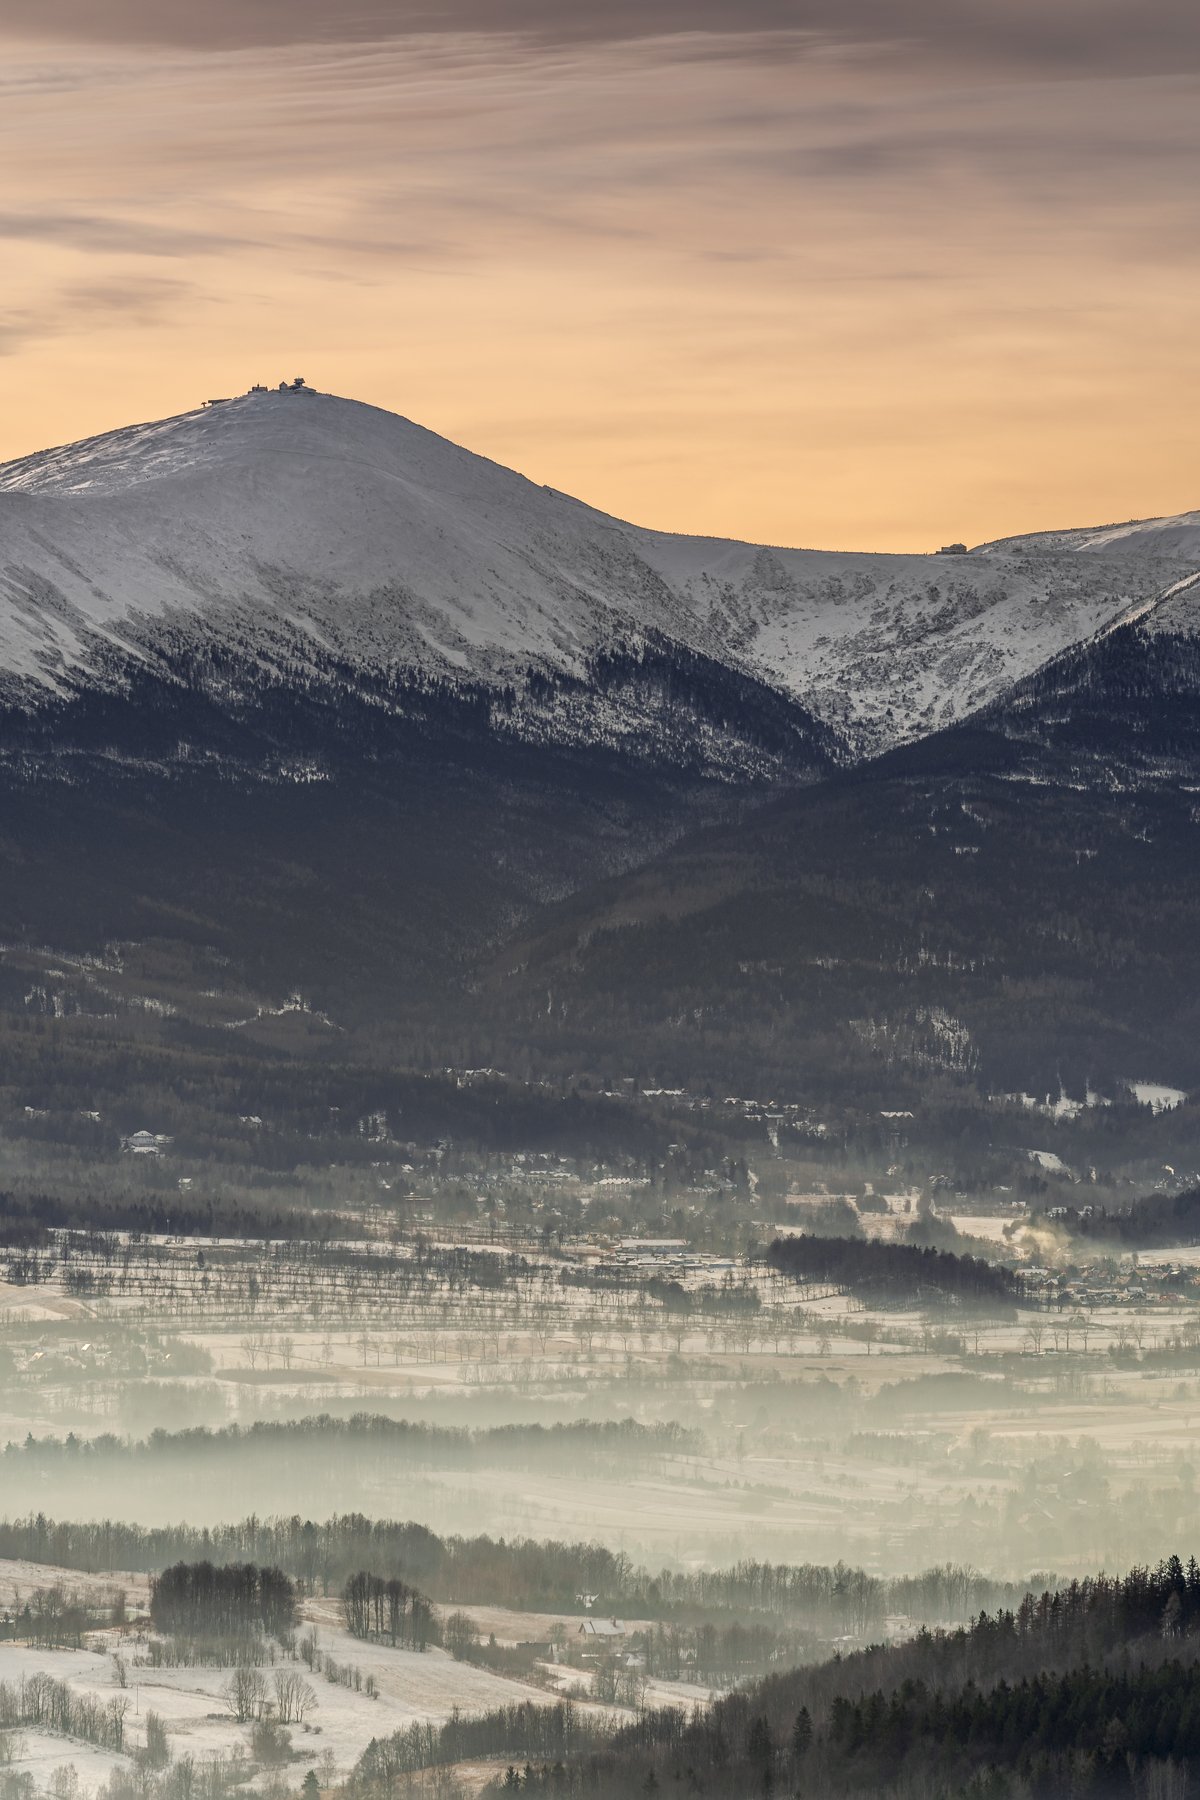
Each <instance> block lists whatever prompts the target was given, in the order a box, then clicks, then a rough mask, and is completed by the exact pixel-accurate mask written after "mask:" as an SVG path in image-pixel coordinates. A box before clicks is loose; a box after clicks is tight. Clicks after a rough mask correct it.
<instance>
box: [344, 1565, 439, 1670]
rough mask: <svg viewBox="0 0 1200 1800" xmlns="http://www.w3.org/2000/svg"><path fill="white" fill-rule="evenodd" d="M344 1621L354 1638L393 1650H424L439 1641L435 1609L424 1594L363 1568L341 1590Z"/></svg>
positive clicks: (394, 1578) (400, 1582)
mask: <svg viewBox="0 0 1200 1800" xmlns="http://www.w3.org/2000/svg"><path fill="white" fill-rule="evenodd" d="M342 1618H343V1619H344V1620H345V1623H346V1630H347V1631H348V1632H349V1633H350V1635H351V1637H356V1638H375V1639H378V1640H379V1641H381V1642H382V1641H386V1642H387V1643H389V1644H391V1645H392V1647H393V1648H395V1647H396V1646H397V1645H405V1646H407V1648H409V1649H411V1650H424V1649H425V1648H426V1647H427V1646H428V1645H429V1643H430V1642H431V1641H432V1642H436V1641H437V1626H436V1622H435V1619H434V1614H433V1608H432V1607H431V1606H430V1604H429V1602H428V1600H426V1598H425V1596H424V1594H421V1593H418V1591H417V1589H416V1588H412V1587H409V1586H408V1585H407V1583H405V1582H403V1581H400V1580H398V1579H397V1578H396V1577H395V1576H392V1577H390V1578H385V1577H384V1576H382V1575H372V1574H371V1573H370V1571H369V1570H367V1569H360V1570H359V1571H358V1573H357V1574H356V1575H352V1576H351V1577H350V1579H349V1581H348V1582H347V1583H346V1585H345V1587H344V1588H343V1589H342Z"/></svg>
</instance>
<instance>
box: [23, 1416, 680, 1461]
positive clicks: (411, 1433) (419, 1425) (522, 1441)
mask: <svg viewBox="0 0 1200 1800" xmlns="http://www.w3.org/2000/svg"><path fill="white" fill-rule="evenodd" d="M702 1445H703V1440H702V1438H701V1437H700V1434H699V1433H698V1432H694V1431H689V1430H687V1429H686V1428H685V1427H684V1426H682V1425H679V1424H677V1423H676V1422H675V1421H674V1420H670V1421H667V1422H665V1423H661V1424H654V1425H642V1424H639V1423H638V1422H637V1421H636V1420H634V1419H606V1420H591V1419H579V1420H568V1421H565V1422H563V1423H560V1424H554V1425H538V1424H532V1425H495V1426H491V1427H488V1428H486V1429H480V1430H472V1429H470V1428H464V1427H462V1426H449V1425H430V1424H426V1423H425V1422H424V1421H421V1420H417V1421H412V1420H408V1419H392V1418H389V1417H388V1416H387V1415H386V1414H383V1413H354V1414H352V1415H351V1417H350V1418H348V1419H338V1418H334V1417H333V1416H332V1415H331V1414H329V1413H320V1414H317V1415H315V1416H312V1417H309V1418H305V1419H287V1420H273V1419H260V1420H256V1421H255V1422H254V1423H253V1424H252V1425H225V1426H221V1427H219V1428H218V1429H216V1430H213V1429H211V1428H210V1427H208V1426H205V1425H200V1426H192V1427H189V1428H188V1429H187V1430H184V1431H162V1430H158V1431H153V1432H151V1433H150V1435H149V1437H146V1438H142V1439H130V1438H123V1437H117V1436H115V1435H114V1434H112V1433H109V1432H106V1433H104V1434H102V1435H101V1436H99V1437H94V1438H79V1437H76V1436H75V1435H74V1433H71V1434H69V1435H68V1436H67V1437H65V1438H54V1437H47V1438H35V1437H33V1436H32V1434H31V1435H29V1436H27V1437H25V1438H23V1439H22V1440H21V1441H20V1442H14V1441H11V1440H10V1441H9V1442H8V1443H7V1444H6V1445H5V1447H4V1450H3V1452H0V1469H3V1468H7V1469H8V1470H9V1471H10V1472H11V1473H14V1474H15V1473H16V1472H17V1471H18V1470H21V1469H31V1470H32V1469H36V1470H37V1471H39V1472H43V1471H45V1472H54V1471H55V1470H59V1469H62V1468H64V1466H67V1467H69V1466H70V1465H72V1464H81V1465H87V1466H88V1468H89V1471H91V1472H98V1471H99V1469H100V1468H101V1467H102V1466H104V1465H106V1464H107V1465H111V1466H114V1467H117V1468H121V1467H123V1466H125V1465H129V1464H133V1465H135V1466H136V1465H140V1467H141V1468H143V1469H146V1470H148V1471H152V1470H153V1469H154V1467H155V1466H156V1465H158V1464H165V1463H168V1462H174V1463H175V1464H177V1465H180V1466H182V1465H184V1464H186V1463H189V1462H194V1463H195V1464H196V1465H197V1467H198V1468H199V1469H200V1470H201V1471H202V1472H203V1473H205V1474H211V1473H212V1472H213V1469H214V1465H224V1466H226V1467H227V1466H228V1465H229V1463H230V1462H233V1461H236V1460H238V1459H240V1458H243V1457H259V1456H261V1455H262V1454H263V1453H267V1454H269V1456H270V1460H271V1467H272V1469H273V1470H275V1471H280V1470H283V1471H286V1470H287V1469H288V1468H289V1467H294V1468H296V1469H297V1470H299V1469H300V1468H301V1467H303V1468H311V1467H312V1463H313V1458H314V1456H317V1457H320V1458H327V1459H330V1460H333V1459H336V1463H337V1466H338V1468H339V1469H340V1470H341V1471H342V1473H343V1474H345V1473H346V1472H347V1471H348V1470H352V1469H354V1468H356V1467H358V1466H359V1465H363V1466H364V1467H366V1466H375V1465H378V1464H382V1465H383V1466H387V1464H389V1463H390V1462H391V1460H392V1459H399V1460H400V1461H402V1462H403V1463H404V1464H405V1465H406V1466H414V1465H419V1466H422V1467H439V1468H440V1467H446V1466H450V1467H457V1466H461V1465H475V1466H478V1467H483V1468H488V1467H491V1466H493V1465H495V1464H497V1463H516V1464H517V1465H518V1466H519V1467H521V1468H527V1467H528V1466H529V1465H530V1463H531V1462H537V1463H546V1462H550V1463H561V1462H562V1461H563V1460H564V1459H569V1460H570V1463H571V1466H572V1467H578V1466H579V1465H580V1463H581V1462H585V1463H588V1464H590V1463H592V1462H593V1461H600V1462H603V1463H604V1464H605V1465H606V1466H607V1465H609V1464H610V1463H611V1461H612V1460H613V1459H614V1458H620V1459H625V1460H628V1459H632V1458H636V1459H648V1458H655V1457H659V1456H672V1455H680V1454H695V1453H697V1452H698V1451H699V1450H700V1449H701V1448H702Z"/></svg>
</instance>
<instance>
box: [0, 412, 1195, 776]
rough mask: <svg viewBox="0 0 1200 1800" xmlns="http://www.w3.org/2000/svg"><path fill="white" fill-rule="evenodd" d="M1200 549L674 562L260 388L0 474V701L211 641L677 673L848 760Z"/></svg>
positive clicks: (484, 472)
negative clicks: (771, 710) (764, 711)
mask: <svg viewBox="0 0 1200 1800" xmlns="http://www.w3.org/2000/svg"><path fill="white" fill-rule="evenodd" d="M1198 545H1200V515H1186V516H1185V517H1184V518H1183V519H1179V520H1169V521H1168V520H1164V521H1155V522H1152V524H1150V525H1147V526H1141V527H1119V528H1110V529H1109V530H1107V531H1104V532H1093V533H1060V534H1041V535H1039V536H1037V537H1032V538H1023V539H1021V538H1015V539H1010V540H1007V541H1005V542H1003V543H999V544H995V545H989V546H984V547H982V548H981V549H980V550H978V551H975V552H972V553H970V554H961V555H937V556H915V555H899V556H881V555H867V554H854V553H840V552H826V551H814V550H787V549H779V548H774V547H765V546H757V545H751V544H743V543H738V542H733V541H727V540H723V539H717V538H692V537H681V536H677V535H672V534H669V533H662V532H655V531H650V530H646V529H643V528H640V527H636V526H633V525H629V524H625V523H623V522H621V521H619V520H616V519H613V518H610V517H609V516H607V515H606V514H604V513H602V512H599V511H597V510H595V509H593V508H591V507H588V506H586V505H583V504H581V503H580V502H578V501H575V500H572V499H570V498H568V497H566V496H565V495H563V494H560V493H558V492H555V491H553V490H551V489H549V488H545V487H541V486H538V485H537V484H535V483H533V482H531V481H528V480H526V479H525V478H524V477H523V476H521V475H518V474H515V473H513V472H512V471H511V470H508V469H505V468H503V467H501V466H500V465H498V464H497V463H494V462H490V461H488V460H487V459H486V458H484V457H480V456H476V455H474V454H472V453H471V452H469V451H467V450H464V449H461V448H460V447H459V446H457V445H455V444H452V443H450V442H448V441H447V440H446V439H444V438H441V437H439V436H437V435H436V434H435V433H433V432H431V431H427V430H425V429H423V428H422V427H421V426H419V425H416V424H414V423H412V421H410V420H408V419H405V418H401V417H399V416H397V415H395V414H392V413H388V412H384V411H382V410H380V409H379V408H377V407H373V406H367V405H363V404H362V403H360V402H358V401H353V400H345V399H339V398H337V397H336V396H333V395H329V394H322V393H316V392H314V391H312V390H311V389H307V388H296V387H291V388H286V389H284V390H275V389H271V390H266V389H260V390H254V391H251V392H250V393H248V394H245V395H243V396H241V397H240V398H237V399H233V400H229V401H223V402H220V403H215V404H210V405H208V406H206V407H203V408H201V409H199V410H197V411H195V412H191V413H185V414H182V415H181V416H179V417H177V418H171V419H166V420H162V421H160V422H157V423H154V424H147V425H135V426H129V427H127V428H125V429H122V430H118V431H114V432H109V433H106V434H104V435H102V436H100V437H95V438H90V439H87V440H85V441H84V442H81V443H78V444H73V445H69V446H67V447H65V448H61V449H55V450H47V451H43V452H40V453H39V454H36V455H33V456H28V457H24V458H22V459H20V460H19V461H16V462H12V463H9V464H7V465H5V466H3V467H0V680H3V682H4V684H5V687H6V689H7V691H8V692H9V694H10V695H11V696H12V697H14V698H22V699H23V700H24V702H25V703H28V702H29V701H30V699H31V698H32V699H34V700H36V694H37V691H38V690H41V691H43V692H48V693H60V694H62V693H72V692H77V691H78V690H79V688H80V687H81V686H87V685H89V684H90V683H92V682H95V681H101V682H103V681H110V680H112V679H114V678H121V677H122V672H123V671H127V670H128V669H129V668H131V667H137V666H141V667H156V666H161V664H162V661H163V659H164V658H167V659H168V660H169V659H170V658H171V657H173V656H177V655H178V653H179V652H180V650H181V649H184V648H186V647H187V646H188V645H189V644H193V645H195V644H199V643H205V644H208V643H214V644H218V645H220V646H221V648H222V649H223V650H224V652H225V653H238V654H242V655H244V656H246V657H248V658H251V659H253V660H255V661H256V662H258V663H259V664H261V665H263V666H277V667H283V666H287V667H289V668H291V669H292V670H293V671H294V670H296V669H298V668H300V667H307V668H309V669H311V670H316V669H318V668H319V667H321V666H322V665H324V664H327V663H328V662H329V661H330V660H334V661H336V662H337V663H338V664H339V665H340V666H341V667H342V669H343V670H344V671H346V670H355V669H358V670H370V671H372V672H375V673H380V672H382V673H387V674H389V675H392V676H395V675H396V674H398V673H399V672H401V671H407V672H419V673H420V674H421V675H422V676H424V677H430V678H437V679H439V680H447V681H450V682H460V683H469V684H476V685H481V686H482V687H484V688H487V689H491V690H494V689H497V688H503V687H507V686H512V685H513V684H516V685H518V686H520V685H521V684H523V683H525V682H527V681H528V679H529V678H530V677H531V676H533V677H537V678H540V679H549V680H551V681H553V682H559V681H562V680H567V681H569V682H572V683H579V682H583V683H584V684H585V685H586V684H588V683H589V682H590V681H591V679H592V671H593V668H594V665H595V662H596V659H597V658H604V657H606V656H611V655H612V654H613V653H619V654H620V655H622V656H626V655H630V654H632V655H635V656H637V655H640V654H642V652H643V651H644V650H645V649H646V648H648V647H652V648H654V649H655V650H656V651H663V650H667V651H670V650H675V649H677V650H679V651H681V652H684V653H686V654H687V655H689V656H692V657H699V658H702V659H703V660H704V661H705V662H706V663H707V664H711V665H713V666H719V667H721V668H724V669H727V670H729V671H731V672H736V674H737V675H738V676H739V677H745V678H750V679H752V680H753V681H754V682H756V683H760V684H762V685H763V686H764V687H765V688H769V689H771V690H773V691H774V692H775V693H776V694H778V695H779V696H780V697H781V699H783V700H785V701H788V702H798V703H799V704H800V705H801V706H802V707H803V708H804V709H805V710H806V711H807V712H809V713H811V714H813V715H815V716H816V717H817V718H818V719H820V720H822V721H823V722H824V723H825V725H826V726H827V727H828V728H829V729H830V730H832V731H834V732H835V733H837V734H838V735H839V736H840V738H841V739H842V740H843V741H844V749H845V753H847V754H852V755H857V754H862V753H864V752H867V753H869V752H873V751H877V750H879V749H882V748H886V747H887V746H888V745H890V744H892V743H896V742H900V741H904V740H906V739H912V738H915V737H920V736H923V735H925V734H927V733H928V732H929V731H930V730H933V729H937V728H938V727H940V726H944V725H946V724H948V723H951V722H953V721H954V720H956V719H958V718H961V717H963V716H965V715H967V714H969V713H971V712H974V711H976V710H978V709H979V708H980V707H982V706H985V705H986V704H987V703H988V702H990V701H992V700H994V699H995V698H996V697H997V696H998V695H1000V694H1002V693H1003V692H1004V691H1005V690H1006V688H1008V687H1009V686H1011V685H1012V684H1013V683H1014V682H1016V681H1018V680H1020V679H1022V678H1023V677H1025V676H1027V675H1029V674H1031V673H1032V672H1033V671H1034V670H1036V669H1037V668H1039V667H1041V666H1042V665H1043V664H1045V663H1046V662H1047V661H1049V660H1050V659H1051V658H1052V657H1054V656H1056V655H1057V654H1059V653H1060V652H1061V651H1062V650H1064V649H1066V648H1068V647H1069V646H1071V645H1072V644H1075V643H1079V642H1081V641H1084V640H1086V639H1087V638H1089V637H1091V636H1092V635H1093V634H1094V633H1095V632H1097V631H1098V630H1100V629H1101V628H1103V627H1104V626H1105V625H1107V624H1109V623H1110V622H1112V621H1113V620H1115V619H1117V618H1119V617H1120V616H1122V615H1123V614H1124V613H1125V612H1127V611H1128V610H1129V609H1130V608H1131V607H1137V606H1141V605H1145V604H1146V603H1148V602H1149V601H1151V600H1152V599H1153V598H1154V597H1155V596H1156V595H1157V594H1159V593H1160V592H1162V591H1163V590H1164V589H1166V588H1167V587H1168V586H1169V585H1171V583H1172V582H1174V581H1177V580H1179V579H1180V578H1182V577H1183V576H1186V575H1187V574H1190V573H1191V572H1192V570H1193V568H1194V567H1195V566H1196V562H1197V561H1198V560H1200V555H1198V551H1197V546H1198Z"/></svg>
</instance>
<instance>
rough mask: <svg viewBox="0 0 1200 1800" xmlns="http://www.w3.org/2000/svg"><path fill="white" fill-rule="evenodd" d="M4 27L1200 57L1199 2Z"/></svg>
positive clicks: (82, 12)
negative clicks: (777, 39)
mask: <svg viewBox="0 0 1200 1800" xmlns="http://www.w3.org/2000/svg"><path fill="white" fill-rule="evenodd" d="M0 31H7V32H8V33H9V34H12V35H22V36H26V37H36V38H39V39H43V40H45V39H58V40H60V41H61V40H72V41H76V42H87V43H98V44H121V43H124V44H144V45H174V46H183V47H187V48H191V49H195V50H229V49H245V48H255V47H259V48H262V47H268V46H276V47H282V46H285V45H297V44H314V43H346V44H350V43H367V42H372V41H375V42H384V41H389V40H397V39H406V38H414V37H427V36H438V37H446V38H450V37H456V36H460V35H462V34H468V33H486V34H495V35H497V36H501V37H518V38H526V39H529V40H535V41H538V42H541V43H543V44H587V43H620V42H631V41H640V40H645V39H648V38H656V37H683V36H695V35H697V34H710V35H716V36H720V37H747V36H753V35H755V34H763V33H791V34H795V35H796V37H797V38H798V39H805V38H807V39H809V40H810V41H817V42H829V43H837V44H847V45H858V46H866V45H873V46H878V45H896V44H909V45H918V46H920V47H921V49H922V51H923V52H924V54H926V55H928V56H930V57H932V58H935V59H938V60H942V59H945V58H954V59H964V60H967V61H971V62H974V63H977V64H979V63H986V64H990V65H991V66H996V65H997V64H999V63H1005V62H1007V63H1011V64H1014V65H1020V66H1023V67H1025V68H1026V69H1030V68H1041V69H1045V70H1048V71H1053V72H1057V73H1064V74H1065V73H1070V72H1072V71H1076V72H1078V71H1081V70H1090V71H1096V70H1100V69H1106V70H1109V71H1110V72H1113V73H1126V72H1143V73H1144V72H1146V71H1150V70H1171V69H1179V68H1181V67H1196V66H1197V62H1198V60H1200V17H1198V13H1197V8H1196V7H1195V5H1194V4H1192V0H1139V4H1138V5H1136V6H1134V5H1131V4H1130V3H1129V0H969V3H968V0H905V4H904V5H903V6H898V5H897V4H896V0H570V3H567V4H564V0H349V3H343V4H339V5H337V6H331V5H330V4H329V0H206V4H204V5H202V6H201V5H196V4H194V0H55V4H54V5H53V6H47V5H46V4H45V0H2V3H0Z"/></svg>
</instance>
